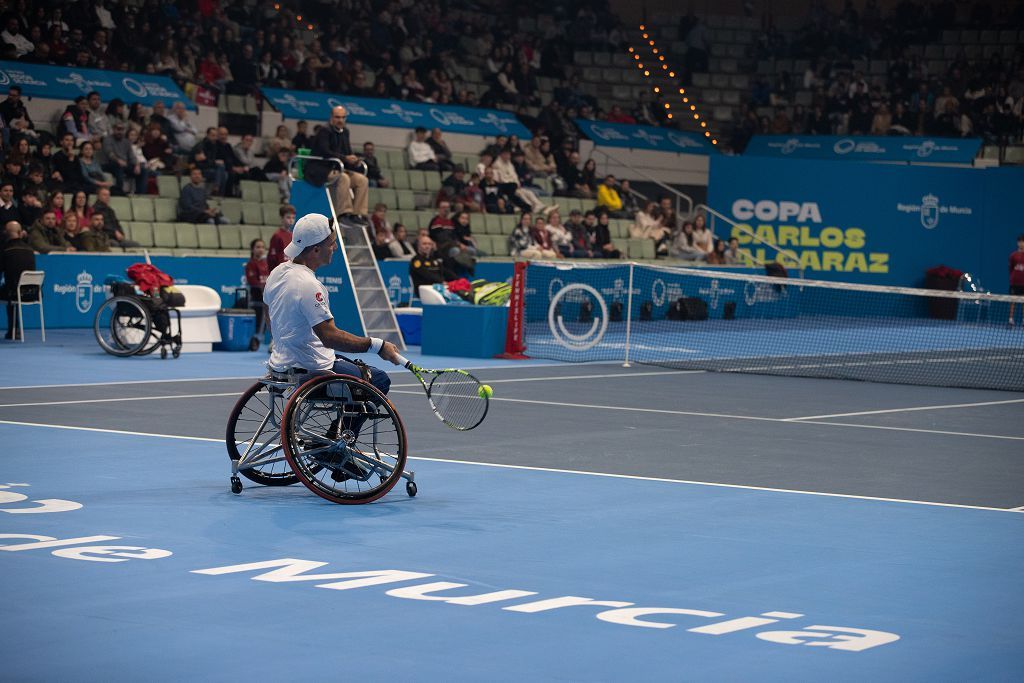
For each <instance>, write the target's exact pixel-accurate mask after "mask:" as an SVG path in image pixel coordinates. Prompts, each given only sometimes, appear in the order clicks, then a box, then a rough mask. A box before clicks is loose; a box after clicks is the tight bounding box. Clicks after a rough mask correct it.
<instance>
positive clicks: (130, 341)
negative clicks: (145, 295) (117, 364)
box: [92, 296, 153, 356]
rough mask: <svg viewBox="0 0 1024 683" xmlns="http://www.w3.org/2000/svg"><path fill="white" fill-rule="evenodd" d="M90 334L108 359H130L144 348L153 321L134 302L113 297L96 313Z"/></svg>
mask: <svg viewBox="0 0 1024 683" xmlns="http://www.w3.org/2000/svg"><path fill="white" fill-rule="evenodd" d="M92 331H93V335H94V336H95V337H96V342H97V343H98V344H99V345H100V348H102V349H103V350H104V351H106V352H107V353H109V354H110V355H112V356H132V355H134V354H136V353H138V352H139V351H141V350H142V349H143V348H144V347H145V346H146V342H147V341H148V340H149V338H150V335H151V333H152V331H153V318H152V317H151V316H150V314H149V311H148V310H147V309H146V307H145V306H143V305H142V303H141V302H140V301H139V300H138V299H135V298H133V297H129V296H115V297H113V298H110V299H107V300H106V301H104V302H103V305H102V306H100V307H99V309H98V310H97V311H96V317H95V318H93V322H92Z"/></svg>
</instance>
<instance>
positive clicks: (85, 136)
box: [60, 95, 92, 144]
mask: <svg viewBox="0 0 1024 683" xmlns="http://www.w3.org/2000/svg"><path fill="white" fill-rule="evenodd" d="M60 122H61V126H63V130H65V131H67V132H68V133H71V134H72V135H74V136H75V143H76V144H81V143H83V142H86V141H88V140H91V139H92V137H91V136H90V135H89V104H88V102H87V101H86V99H85V98H84V97H82V96H81V95H79V96H78V97H76V98H75V101H74V103H73V104H69V105H68V106H67V108H66V109H65V110H64V113H63V114H62V115H61V117H60Z"/></svg>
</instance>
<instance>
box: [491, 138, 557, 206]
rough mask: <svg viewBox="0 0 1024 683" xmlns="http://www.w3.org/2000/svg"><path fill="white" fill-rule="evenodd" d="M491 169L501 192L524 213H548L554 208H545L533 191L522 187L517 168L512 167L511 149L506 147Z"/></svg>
mask: <svg viewBox="0 0 1024 683" xmlns="http://www.w3.org/2000/svg"><path fill="white" fill-rule="evenodd" d="M490 168H491V169H492V170H493V171H494V180H495V181H496V182H497V183H498V185H499V187H500V189H501V192H502V193H503V194H504V195H505V196H506V197H509V198H511V201H512V202H514V203H515V204H517V205H519V207H520V208H522V209H523V210H524V211H526V210H530V211H535V212H546V211H550V210H551V208H553V207H547V206H545V205H544V202H542V201H541V200H540V198H539V197H538V196H537V195H536V194H535V193H534V192H533V191H532V190H529V189H527V188H525V187H522V184H521V183H520V181H519V175H518V174H517V173H516V169H515V166H513V165H512V150H511V148H510V147H508V146H505V147H504V148H503V149H502V150H501V152H500V153H499V154H498V158H497V159H495V160H494V162H493V163H492V164H491V166H490Z"/></svg>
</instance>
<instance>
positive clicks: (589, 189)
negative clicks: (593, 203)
mask: <svg viewBox="0 0 1024 683" xmlns="http://www.w3.org/2000/svg"><path fill="white" fill-rule="evenodd" d="M597 184H598V183H597V162H596V161H594V160H593V159H587V161H586V163H584V164H583V170H582V171H581V172H580V191H581V192H582V193H583V196H584V197H585V198H587V199H590V198H591V197H594V196H596V195H597Z"/></svg>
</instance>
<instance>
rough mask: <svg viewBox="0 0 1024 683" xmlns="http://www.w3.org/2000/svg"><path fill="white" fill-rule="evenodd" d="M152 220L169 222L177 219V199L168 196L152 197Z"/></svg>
mask: <svg viewBox="0 0 1024 683" xmlns="http://www.w3.org/2000/svg"><path fill="white" fill-rule="evenodd" d="M153 215H154V220H157V221H160V222H163V223H170V222H173V221H175V220H177V219H178V200H176V199H171V198H170V197H156V198H154V199H153Z"/></svg>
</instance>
